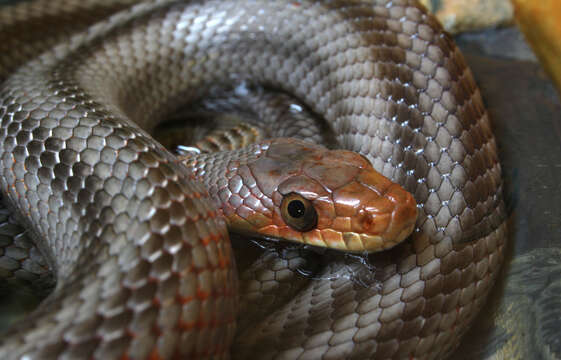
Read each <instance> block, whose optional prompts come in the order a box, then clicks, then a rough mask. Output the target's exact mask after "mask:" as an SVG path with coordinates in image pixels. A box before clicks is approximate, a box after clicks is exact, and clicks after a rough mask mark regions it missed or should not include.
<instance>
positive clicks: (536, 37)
mask: <svg viewBox="0 0 561 360" xmlns="http://www.w3.org/2000/svg"><path fill="white" fill-rule="evenodd" d="M511 1H512V4H513V5H514V17H515V19H516V22H517V23H518V25H519V27H520V29H521V30H522V32H523V33H524V35H525V36H526V39H527V40H528V42H529V43H530V45H531V46H532V48H533V50H534V52H535V53H536V55H537V56H538V58H539V59H540V61H541V62H542V64H543V65H544V67H545V69H546V70H547V71H548V72H549V74H550V75H551V77H552V78H553V81H554V82H555V85H556V86H557V89H558V90H560V91H561V41H560V40H559V39H561V1H560V0H540V1H535V0H511Z"/></svg>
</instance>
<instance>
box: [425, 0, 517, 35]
mask: <svg viewBox="0 0 561 360" xmlns="http://www.w3.org/2000/svg"><path fill="white" fill-rule="evenodd" d="M420 2H421V4H423V5H424V6H425V7H426V8H427V9H428V10H429V11H430V12H432V13H434V15H436V18H437V19H438V20H439V21H440V23H441V24H442V26H443V27H444V29H445V30H446V31H448V32H450V33H452V34H458V33H461V32H464V31H476V30H481V29H486V28H490V27H497V26H504V25H510V24H511V23H512V17H513V6H512V4H511V3H510V0H439V1H433V0H420Z"/></svg>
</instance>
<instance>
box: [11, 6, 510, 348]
mask: <svg viewBox="0 0 561 360" xmlns="http://www.w3.org/2000/svg"><path fill="white" fill-rule="evenodd" d="M84 4H85V5H84ZM92 4H96V2H92V3H90V2H86V3H78V2H74V1H71V0H63V1H61V2H44V1H41V0H39V1H37V2H23V3H21V4H20V5H8V6H4V8H2V9H1V11H2V13H4V14H8V15H7V16H4V17H2V23H3V24H2V26H3V27H2V28H1V31H0V34H2V35H0V37H2V40H3V41H2V43H3V44H11V45H10V46H9V49H8V51H5V52H4V54H3V55H2V61H3V62H2V72H1V74H2V78H3V79H4V81H3V82H2V85H1V87H0V119H1V123H0V139H1V143H2V147H1V148H0V184H1V189H2V196H3V200H4V202H5V203H6V206H7V207H8V208H9V209H10V211H13V214H14V217H15V219H16V220H17V222H18V223H21V224H22V225H23V226H25V228H26V229H29V230H28V232H29V236H30V237H31V238H33V241H34V242H35V243H36V244H37V248H38V249H39V250H40V252H41V253H42V254H44V256H45V259H46V262H47V263H48V265H49V266H50V267H51V268H52V269H53V271H54V273H55V274H56V279H57V280H56V287H55V289H54V290H53V292H52V293H51V294H49V296H48V297H47V298H46V299H45V300H44V301H43V302H41V304H40V305H39V306H38V307H37V309H35V310H34V311H33V312H32V313H31V314H30V315H29V316H27V317H26V318H25V320H24V321H21V322H19V323H17V324H15V325H14V326H13V327H11V328H10V330H9V331H8V332H7V333H6V334H4V336H3V338H2V339H1V340H0V357H2V358H6V359H35V358H40V359H51V358H53V359H54V358H61V359H64V358H100V359H108V358H121V359H167V358H235V359H244V358H255V357H257V358H263V359H367V358H368V359H438V358H444V357H446V356H447V355H448V354H450V352H451V351H452V350H454V349H455V348H456V346H457V345H458V343H459V341H460V339H461V338H462V335H463V334H464V333H465V332H466V331H467V329H468V328H469V325H470V324H471V322H472V321H473V319H474V317H475V315H476V314H477V313H478V311H479V309H481V308H482V307H483V306H484V303H485V299H486V296H487V294H488V292H489V290H490V289H491V288H492V286H493V283H494V281H495V279H496V277H497V274H498V271H499V269H500V265H501V263H502V260H503V257H504V249H505V245H506V233H507V229H506V222H505V218H506V216H505V210H504V205H503V200H502V195H501V192H502V180H501V167H500V163H499V159H498V155H497V146H496V142H495V138H494V136H493V133H492V129H491V123H490V119H489V116H488V113H487V111H486V109H485V106H484V103H483V99H482V97H481V94H480V91H479V89H478V88H477V85H476V83H475V81H474V80H473V77H472V74H471V71H470V70H469V68H468V67H467V66H466V64H465V61H464V59H463V57H462V55H461V53H460V51H459V50H458V48H457V47H456V46H455V45H454V43H453V41H452V40H451V38H450V37H449V35H447V34H446V33H445V32H444V31H443V30H442V29H441V27H440V25H439V24H438V23H437V21H436V20H435V19H434V18H433V17H432V16H431V15H428V14H427V13H426V11H425V9H424V8H423V7H422V6H421V5H419V4H418V3H417V2H416V1H414V0H373V1H351V0H349V1H338V0H330V1H287V2H285V1H275V2H270V1H261V0H240V1H230V0H225V1H212V0H209V1H189V2H184V1H176V0H162V1H158V0H154V1H146V2H142V3H139V4H135V5H130V4H127V3H126V2H122V3H117V4H114V5H112V4H106V3H97V4H98V5H92ZM99 4H101V5H99ZM84 6H91V7H92V8H93V10H91V11H90V12H87V11H84V10H83V7H84ZM21 9H28V10H29V9H33V11H27V12H26V11H22V10H21ZM100 14H101V15H103V16H102V17H104V19H101V20H99V19H98V18H97V17H98V16H101V15H100ZM59 15H60V16H59ZM64 19H66V20H67V22H69V23H71V24H77V25H76V26H78V28H79V30H78V31H77V32H74V31H73V30H72V31H71V30H69V29H73V27H72V26H74V25H69V26H70V27H69V28H64V26H65V24H64V23H65V21H62V20H64ZM43 20H44V22H43V23H42V21H43ZM59 23H60V24H59ZM22 24H24V25H22ZM41 25H43V26H44V27H43V29H46V30H45V31H44V33H45V35H48V34H47V33H49V31H51V30H53V29H54V28H56V27H57V26H59V25H60V26H61V27H63V28H64V29H63V30H61V32H60V33H61V34H62V35H60V37H57V36H55V37H54V40H52V39H53V38H51V40H49V41H47V40H44V41H43V40H35V39H40V36H41V33H42V31H41V30H38V29H41ZM26 26H27V27H26ZM25 29H29V31H30V32H32V33H33V34H32V35H29V34H28V33H27V32H26V31H25ZM34 30H35V31H34ZM69 32H73V33H74V34H73V35H69ZM4 37H6V39H5V41H4ZM26 39H33V41H31V40H30V41H26ZM59 41H61V42H59ZM55 43H58V45H55ZM18 50H19V51H18ZM21 59H25V61H22V60H21ZM243 82H250V83H253V84H259V85H260V86H262V87H263V88H266V89H269V88H270V89H276V90H278V91H280V92H282V93H284V94H288V95H289V96H292V97H293V98H294V99H297V100H298V102H299V103H301V104H302V106H305V107H306V108H307V109H309V111H310V112H311V113H313V114H316V115H317V116H318V117H321V118H322V119H323V120H324V121H325V123H326V124H327V125H328V127H329V128H330V129H331V130H332V131H333V133H334V134H335V138H336V140H337V142H338V145H339V147H340V148H342V149H346V150H349V151H353V152H356V153H358V154H354V153H353V154H352V155H349V153H347V152H342V150H325V149H324V148H322V147H318V145H309V144H307V143H302V142H301V141H300V140H290V139H285V140H280V143H276V142H274V141H272V142H268V141H265V142H264V143H260V144H255V145H251V146H249V147H246V148H244V149H241V150H236V151H234V152H218V153H217V154H218V155H204V156H202V157H197V156H194V157H193V158H192V162H191V165H190V166H191V167H187V166H186V165H185V164H184V163H182V162H179V161H177V157H176V156H175V155H173V154H172V153H170V152H169V151H168V150H167V149H165V148H164V147H163V146H162V145H161V144H160V143H159V142H157V141H155V140H154V139H153V137H152V136H151V135H150V134H151V132H152V131H153V130H154V128H155V127H156V126H157V125H158V124H159V123H161V122H162V121H164V120H165V118H166V116H169V115H170V114H172V113H173V112H174V111H176V110H178V109H179V108H180V107H181V106H182V105H183V104H185V103H188V102H191V101H196V100H198V99H199V98H200V97H201V96H204V95H205V93H207V92H208V91H209V89H211V88H213V87H216V86H221V87H225V88H227V87H229V86H237V85H238V84H240V83H243ZM307 152H311V154H312V155H311V156H312V158H311V160H310V159H309V158H306V155H305V154H304V153H307ZM324 152H326V153H325V156H324ZM284 155H288V158H283V159H284V160H281V164H283V166H282V169H281V170H287V171H288V172H289V173H290V175H291V176H293V177H292V179H293V180H292V181H290V179H289V178H287V177H286V176H284V175H282V174H279V172H278V171H277V168H275V167H274V166H273V165H272V164H273V163H274V161H273V160H275V159H278V158H280V157H281V156H284ZM328 155H329V156H328ZM332 155H334V156H335V157H334V159H333V160H330V159H331V156H332ZM208 156H210V158H209V157H208ZM213 156H214V157H213ZM211 158H212V159H215V160H209V159H211ZM197 159H198V160H197ZM306 159H308V160H306ZM322 159H324V161H326V162H327V163H330V164H331V165H334V166H335V168H336V169H339V171H335V173H333V174H332V175H330V176H327V177H326V174H327V172H326V171H323V169H322V166H323V165H321V164H320V160H322ZM250 160H251V161H253V160H256V161H258V164H259V165H251V164H250V162H249V161H250ZM300 161H304V163H305V164H306V165H299V164H301V163H300ZM220 164H221V165H220ZM224 164H226V165H225V166H226V169H224V168H221V169H222V170H218V166H223V165H224ZM322 164H323V163H322ZM370 167H372V168H373V170H371V169H370ZM257 168H259V169H261V170H264V171H265V172H268V175H269V176H271V178H261V177H260V175H255V174H254V173H253V171H254V170H256V169H257ZM259 169H257V170H259ZM314 169H315V170H314ZM374 170H375V171H377V172H379V174H382V175H383V176H384V177H385V178H387V179H390V180H391V182H390V181H389V180H387V179H385V178H382V177H381V175H380V176H379V175H372V174H377V173H375V172H372V171H374ZM365 171H366V172H367V173H368V174H369V175H366V176H362V177H361V175H360V174H362V173H363V172H365ZM201 172H202V173H209V174H211V175H212V176H214V177H215V178H214V179H213V180H212V181H211V182H207V185H206V186H204V185H203V184H202V181H200V180H198V176H199V174H200V173H201ZM349 172H350V173H351V174H350V175H349ZM229 176H232V178H231V179H234V180H231V179H229V178H228V177H229ZM374 177H375V178H376V179H372V178H374ZM363 178H369V179H367V180H365V179H363ZM271 179H273V180H271ZM287 179H288V180H287ZM294 179H295V180H294ZM311 180H314V181H312V184H311V188H302V186H308V183H309V181H311ZM370 180H372V181H373V182H374V183H377V182H380V183H382V184H383V187H384V189H386V190H387V189H393V190H388V191H387V192H384V191H386V190H382V191H380V189H378V188H376V187H375V186H374V185H371V184H372V183H371V182H370ZM374 180H375V181H374ZM343 182H347V183H350V184H351V185H352V186H351V187H350V188H349V193H353V197H347V196H343V197H342V201H343V203H334V201H336V199H335V198H336V196H335V195H333V194H335V192H336V191H334V189H338V188H341V187H345V186H346V185H344V184H342V183H343ZM280 183H282V184H283V185H284V186H283V190H282V191H279V190H278V189H271V188H274V187H275V186H276V185H275V184H277V185H278V184H280ZM393 183H395V184H399V185H392V184H393ZM213 184H214V185H213ZM224 184H226V187H224ZM326 184H331V185H332V186H331V185H326ZM228 185H230V186H228ZM261 187H262V188H261ZM212 188H214V189H219V188H221V189H223V190H224V189H226V188H228V189H229V193H231V194H236V192H237V191H240V194H241V193H242V191H243V192H245V193H246V195H247V194H249V193H252V194H254V196H253V197H252V196H249V197H248V198H249V200H248V201H247V202H246V203H245V205H244V206H245V207H244V209H245V210H244V211H245V212H240V211H238V210H236V209H234V208H232V209H230V210H228V211H226V210H218V209H217V206H216V203H215V202H214V201H213V200H214V199H213V196H212V195H211V191H212ZM403 189H405V190H406V191H407V192H409V193H410V194H412V196H413V197H414V202H415V204H416V206H414V208H415V209H416V211H412V210H411V208H412V206H411V203H410V201H409V200H407V195H404V194H406V192H404V191H402V190H403ZM271 191H272V192H271ZM275 191H276V192H275ZM223 192H224V193H225V192H228V191H223ZM392 192H395V193H399V194H401V195H403V196H402V197H404V198H405V202H406V203H407V204H408V205H407V206H403V207H402V206H401V205H398V204H397V203H395V204H394V205H393V206H394V210H395V209H398V210H395V212H396V213H399V209H405V210H403V212H404V213H406V214H408V215H406V216H405V215H404V216H403V219H402V220H403V221H404V222H405V223H407V222H408V221H411V218H412V217H414V218H415V220H414V225H413V226H411V225H410V224H409V225H406V226H404V227H401V225H400V224H401V222H400V221H397V222H396V224H395V225H387V226H386V225H384V226H382V227H383V228H390V229H392V231H391V232H393V235H391V236H390V235H388V236H387V237H384V236H379V235H376V236H374V235H357V233H356V232H354V231H355V230H354V229H355V227H354V226H359V227H362V228H377V227H379V225H378V224H377V223H372V221H370V220H368V218H367V217H366V218H365V216H363V215H364V213H365V210H366V209H367V208H369V209H370V208H371V207H369V206H366V205H364V206H366V207H362V206H363V205H357V204H356V203H354V202H353V201H355V200H354V199H358V200H356V201H365V202H364V203H362V202H361V204H369V203H371V202H376V201H377V200H380V199H377V198H374V197H373V196H371V194H372V193H376V194H378V195H380V194H382V195H381V198H382V199H381V200H380V201H384V202H385V203H388V198H391V197H392V196H391V195H388V194H391V193H392ZM267 193H274V194H276V195H273V196H272V198H267V196H266V194H267ZM255 194H260V195H258V196H255ZM279 194H280V195H279ZM384 194H386V195H388V196H386V197H384ZM259 196H261V197H259ZM349 196H350V195H349ZM361 196H363V197H364V198H366V200H364V199H362V198H361ZM256 198H258V199H263V201H262V202H261V201H255V200H256ZM285 198H289V200H287V201H284V200H285ZM295 199H296V202H295V203H294V202H293V201H292V200H295ZM320 200H321V201H323V203H322V204H321V205H319V204H320V202H321V201H320ZM345 200H347V202H345ZM240 202H241V203H242V204H243V201H240V199H239V197H238V198H237V200H236V201H232V202H231V204H234V203H238V204H239V203H240ZM390 202H391V201H390ZM283 203H286V204H287V205H286V207H284V205H282V204H283ZM251 204H253V205H254V207H253V208H255V209H257V210H261V211H264V212H265V213H266V214H267V213H268V214H269V215H266V214H265V215H264V214H260V215H256V214H255V213H253V212H251V211H249V209H253V208H252V207H251ZM291 204H296V205H294V206H291ZM382 205H383V206H382ZM316 206H318V207H317V208H316ZM380 206H381V207H386V208H387V207H388V206H387V204H380ZM334 207H340V208H342V209H343V210H341V211H339V210H337V211H335V210H334V209H333V208H334ZM389 207H390V208H391V206H389ZM281 208H285V210H282V209H281ZM289 208H293V209H292V210H289ZM294 208H296V209H294ZM310 208H312V210H311V213H312V215H307V213H308V210H309V209H310ZM314 209H315V210H314ZM375 210H376V207H374V210H373V211H375ZM227 212H229V214H230V215H231V218H230V220H227V219H226V217H227V214H226V213H227ZM250 213H251V214H253V217H252V215H250ZM359 213H360V214H359ZM390 213H392V212H391V211H390ZM413 213H414V214H413ZM287 214H288V215H287ZM291 214H292V215H294V216H293V217H296V218H298V219H296V220H294V223H292V225H290V224H286V222H287V221H286V216H290V215H291ZM314 214H315V215H314ZM325 214H330V215H329V216H330V217H329V216H328V219H325V218H324V217H323V216H324V215H325ZM334 214H337V216H335V215H334ZM341 214H344V215H341ZM388 214H389V213H388V212H385V215H388ZM392 214H393V213H392ZM351 215H352V216H351ZM355 215H356V216H355ZM232 217H233V219H234V221H232ZM339 217H340V218H341V219H339V220H336V219H338V218H339ZM386 217H387V216H386ZM302 219H304V220H302ZM357 219H358V220H357ZM365 219H366V220H365ZM300 220H302V222H301V221H300ZM398 220H399V219H398ZM227 221H230V222H236V221H237V222H238V223H239V224H241V227H242V228H244V229H245V230H248V229H249V228H250V225H256V226H257V227H260V229H262V230H263V229H265V228H266V229H268V230H267V231H269V233H268V235H269V236H273V237H277V236H280V237H283V236H285V235H286V236H287V237H288V239H289V240H292V241H304V242H306V241H308V240H309V244H312V245H322V244H320V243H321V242H323V243H324V244H323V245H328V246H329V245H330V244H327V243H332V242H333V243H335V244H338V245H336V246H335V247H336V248H337V249H341V248H342V247H346V248H347V250H351V251H353V250H356V251H358V249H362V248H361V247H364V246H366V245H367V243H369V244H373V248H371V251H370V253H369V254H368V255H366V256H365V259H366V260H365V262H367V263H368V271H369V275H370V281H369V282H366V283H360V282H357V281H353V280H352V279H349V278H348V277H345V276H343V275H342V274H344V273H345V271H346V272H347V273H348V269H347V268H346V267H345V266H343V265H344V264H342V262H341V260H338V259H337V257H335V259H334V260H333V261H320V262H319V263H318V264H319V265H317V267H318V268H317V269H316V270H317V273H318V274H319V275H318V276H315V277H311V278H307V277H289V281H286V280H283V279H285V278H284V277H285V275H286V271H285V270H287V269H288V268H291V267H292V268H293V264H294V263H295V262H302V261H304V257H305V256H308V255H303V254H304V252H306V251H307V250H306V249H304V250H298V249H296V250H290V249H289V250H287V251H286V252H283V251H278V252H266V253H265V255H264V256H263V257H261V258H260V259H259V260H258V261H257V262H256V263H255V264H254V265H251V266H249V273H246V274H245V275H244V274H242V275H241V276H240V279H238V278H237V276H236V265H235V260H234V258H233V254H232V249H231V246H230V242H229V240H228V234H227V229H226V222H227ZM349 222H351V223H355V224H352V225H351V227H349V225H348V223H349ZM387 223H388V221H386V224H387ZM285 225H289V226H288V227H287V226H285ZM330 227H331V228H330ZM413 228H414V229H413ZM341 229H347V230H348V229H351V231H350V232H349V231H347V235H345V236H344V237H343V235H342V233H341V231H340V230H341ZM396 229H397V230H396ZM403 229H407V231H405V230H403ZM320 230H321V231H324V232H325V234H327V232H329V231H331V232H332V234H334V236H333V237H332V238H333V239H334V240H333V241H331V240H329V239H328V238H329V236H327V235H325V234H323V235H322V234H320V233H321V231H320ZM411 230H412V233H411V234H410V235H403V234H405V233H406V232H409V231H411ZM376 231H378V232H377V233H376V234H380V231H379V230H376ZM250 232H251V231H250ZM311 233H314V235H313V236H312V235H310V234H311ZM351 233H352V234H351ZM397 233H399V234H401V235H399V234H397ZM303 234H308V235H306V236H304V235H303ZM396 234H397V235H396ZM403 236H405V238H402V237H403ZM341 238H343V241H341ZM306 239H308V240H306ZM337 246H339V247H337ZM332 251H335V252H337V251H339V250H332ZM367 251H368V250H367ZM313 253H314V255H309V256H312V257H321V253H320V254H319V255H318V254H317V253H316V252H313ZM279 264H285V265H286V266H285V267H284V268H279V267H278V265H279ZM267 266H269V268H267ZM238 282H239V285H238ZM238 288H239V289H240V293H239V295H238V292H237V291H238ZM275 291H277V292H279V293H288V294H289V295H290V296H289V297H288V298H286V299H280V297H279V296H277V293H275ZM252 310H256V311H257V312H259V314H260V316H258V317H256V318H255V319H254V318H252V317H251V316H249V315H248V314H249V313H250V312H251V311H252ZM254 320H255V321H254ZM236 322H238V324H237V325H236Z"/></svg>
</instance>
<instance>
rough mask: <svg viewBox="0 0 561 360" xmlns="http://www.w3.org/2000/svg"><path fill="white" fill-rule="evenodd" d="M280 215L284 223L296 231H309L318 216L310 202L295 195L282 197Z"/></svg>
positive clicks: (315, 223)
mask: <svg viewBox="0 0 561 360" xmlns="http://www.w3.org/2000/svg"><path fill="white" fill-rule="evenodd" d="M281 215H282V219H283V220H284V222H285V223H286V224H287V225H288V226H290V227H291V228H293V229H294V230H297V231H302V232H304V231H310V230H312V229H313V228H315V227H316V225H317V223H318V214H317V212H316V209H314V206H313V205H312V202H311V201H310V200H308V199H306V198H304V197H303V196H302V195H300V194H297V193H290V194H288V195H286V196H285V197H283V199H282V202H281Z"/></svg>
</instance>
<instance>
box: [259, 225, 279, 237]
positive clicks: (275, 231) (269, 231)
mask: <svg viewBox="0 0 561 360" xmlns="http://www.w3.org/2000/svg"><path fill="white" fill-rule="evenodd" d="M259 232H260V233H261V234H263V235H265V236H270V237H279V227H278V226H277V225H268V226H265V227H263V228H261V229H259Z"/></svg>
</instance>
